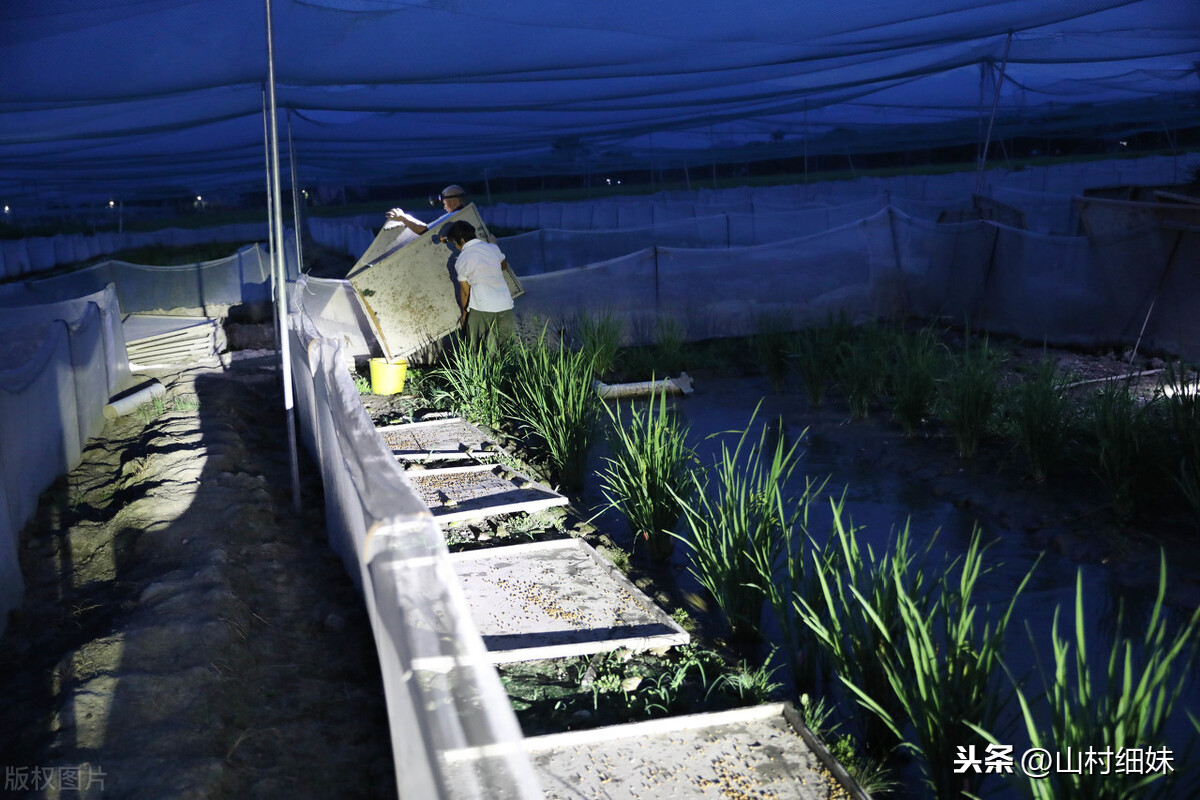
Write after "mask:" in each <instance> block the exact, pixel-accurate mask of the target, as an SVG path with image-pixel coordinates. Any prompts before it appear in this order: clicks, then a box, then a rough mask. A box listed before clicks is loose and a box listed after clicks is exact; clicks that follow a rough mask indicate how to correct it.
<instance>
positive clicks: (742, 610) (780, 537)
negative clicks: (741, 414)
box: [680, 408, 800, 639]
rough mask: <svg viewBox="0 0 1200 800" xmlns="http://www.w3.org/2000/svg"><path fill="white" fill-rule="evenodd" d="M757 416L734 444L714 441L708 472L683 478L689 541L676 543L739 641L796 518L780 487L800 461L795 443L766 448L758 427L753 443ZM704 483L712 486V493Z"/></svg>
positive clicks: (752, 627)
mask: <svg viewBox="0 0 1200 800" xmlns="http://www.w3.org/2000/svg"><path fill="white" fill-rule="evenodd" d="M757 414H758V409H757V408H755V411H754V414H752V415H751V417H750V422H749V424H748V425H747V427H746V428H745V429H744V430H742V431H741V432H740V436H739V438H738V441H737V444H736V446H734V447H733V448H732V449H730V447H729V444H728V442H722V443H721V455H720V459H719V460H718V462H717V463H716V464H715V465H714V466H713V467H712V469H711V473H710V472H709V471H706V472H699V471H693V472H692V473H690V474H689V476H688V477H689V482H688V485H687V486H688V490H689V491H690V493H691V495H692V497H691V499H690V500H688V501H686V502H683V503H682V506H683V512H684V519H685V520H686V522H687V527H688V536H686V537H680V538H682V540H683V542H684V543H685V544H686V546H687V547H688V548H689V549H690V550H691V555H692V566H691V567H690V571H691V573H692V574H693V575H694V576H695V577H696V579H697V580H698V581H699V582H700V584H701V585H702V586H703V587H704V588H705V589H707V590H708V592H709V593H710V594H711V595H712V597H713V600H714V601H715V602H716V603H717V606H718V607H719V608H720V610H721V615H722V617H723V618H724V620H725V622H726V624H728V626H729V628H730V631H731V632H732V635H733V636H734V638H738V639H754V638H756V637H757V636H758V633H759V632H758V626H759V622H760V619H761V616H762V606H763V601H764V600H765V598H766V590H765V588H764V586H763V585H762V583H761V575H763V574H764V572H766V573H768V574H769V572H770V569H771V567H770V565H773V564H775V563H776V561H777V559H778V558H779V555H780V553H781V552H782V550H783V542H784V540H785V537H788V536H791V535H792V534H791V531H792V527H793V525H794V523H795V520H796V514H797V512H796V511H795V510H794V508H792V507H791V506H790V504H789V503H788V502H787V500H786V498H785V496H784V484H785V483H786V482H787V480H788V478H789V477H790V476H791V474H792V473H793V472H794V471H795V469H796V466H797V464H798V463H799V458H800V451H799V449H798V445H799V440H797V441H796V442H793V444H792V445H791V446H790V447H788V446H787V444H786V442H785V440H784V439H783V437H778V438H776V439H775V444H774V446H773V447H772V446H770V445H769V444H768V436H767V430H766V428H765V427H764V428H763V430H762V433H761V435H760V437H759V439H758V441H757V442H754V441H752V440H751V439H750V438H749V437H750V430H751V428H753V426H754V420H755V417H756V416H757ZM735 432H736V431H735ZM710 474H711V475H715V478H710ZM710 481H711V482H714V483H715V484H716V485H715V487H714V488H713V490H712V491H709V485H708V484H709V483H710ZM680 499H681V500H682V499H683V498H682V497H681V498H680Z"/></svg>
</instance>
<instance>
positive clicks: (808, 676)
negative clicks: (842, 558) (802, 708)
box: [755, 433, 831, 691]
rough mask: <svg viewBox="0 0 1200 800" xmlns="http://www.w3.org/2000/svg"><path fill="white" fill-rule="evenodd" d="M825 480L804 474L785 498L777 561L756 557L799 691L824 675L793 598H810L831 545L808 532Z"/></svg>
mask: <svg viewBox="0 0 1200 800" xmlns="http://www.w3.org/2000/svg"><path fill="white" fill-rule="evenodd" d="M804 435H805V434H804V433H802V434H801V437H802V438H803V436H804ZM828 482H829V478H828V477H826V478H824V479H821V480H815V479H813V478H811V477H808V476H805V479H804V491H803V492H801V493H800V495H799V496H793V497H791V498H789V499H788V502H789V503H790V504H791V506H792V509H793V510H794V513H793V514H791V526H792V529H791V533H790V535H789V533H788V532H787V531H781V533H782V535H783V537H784V539H783V543H782V547H781V557H780V563H776V564H771V563H766V562H764V561H762V560H756V561H755V566H756V567H757V568H758V581H759V585H760V586H762V587H763V590H764V592H765V594H766V599H767V604H768V606H769V607H770V609H771V611H772V612H773V613H774V615H775V620H776V622H777V623H778V625H779V631H780V638H781V639H782V643H783V653H784V657H785V661H786V663H787V665H788V667H789V668H790V670H791V673H792V683H793V684H794V685H795V686H796V687H798V688H799V689H800V691H815V690H816V688H817V681H818V680H819V679H820V678H821V677H822V676H827V675H828V666H827V663H826V659H825V658H824V653H823V651H822V650H821V648H820V646H819V645H818V643H817V640H816V637H815V636H814V635H813V633H812V631H811V630H810V629H809V627H808V625H806V624H805V622H804V619H803V617H802V616H801V615H800V613H798V610H797V607H796V603H797V600H796V599H797V598H805V599H808V598H812V597H814V596H815V595H816V593H817V592H818V591H819V588H818V579H817V576H818V574H819V573H820V571H821V570H822V569H824V568H825V567H824V565H825V562H826V561H827V560H828V559H829V558H830V550H831V549H830V548H829V547H828V546H826V547H824V548H822V547H818V546H817V545H816V542H815V541H814V539H813V537H812V535H811V534H810V532H809V509H810V507H811V506H812V504H813V503H814V502H815V501H816V500H817V499H818V498H819V497H821V496H822V494H823V493H824V490H825V486H826V484H827V483H828ZM827 541H828V540H827Z"/></svg>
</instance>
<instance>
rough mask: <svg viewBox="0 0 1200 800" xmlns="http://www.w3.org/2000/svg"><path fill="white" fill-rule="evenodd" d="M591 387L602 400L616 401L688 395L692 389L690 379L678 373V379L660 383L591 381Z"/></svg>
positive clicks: (682, 373) (684, 374) (686, 375)
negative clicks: (663, 395) (654, 395)
mask: <svg viewBox="0 0 1200 800" xmlns="http://www.w3.org/2000/svg"><path fill="white" fill-rule="evenodd" d="M592 387H593V388H594V389H595V390H596V394H598V395H600V399H602V400H617V399H619V398H622V397H647V396H649V395H650V394H656V395H657V394H662V393H664V392H665V393H666V394H682V395H689V394H691V393H692V392H693V391H694V390H693V389H692V379H691V378H690V377H688V374H687V373H686V372H681V373H679V377H678V378H664V379H662V380H660V381H639V382H637V383H602V382H600V381H592Z"/></svg>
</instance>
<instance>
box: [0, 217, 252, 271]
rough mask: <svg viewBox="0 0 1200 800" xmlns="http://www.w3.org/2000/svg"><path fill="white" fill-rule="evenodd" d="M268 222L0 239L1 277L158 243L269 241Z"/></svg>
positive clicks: (187, 244) (182, 245)
mask: <svg viewBox="0 0 1200 800" xmlns="http://www.w3.org/2000/svg"><path fill="white" fill-rule="evenodd" d="M267 239H268V236H267V223H266V222H265V221H263V222H242V223H238V224H235V225H222V226H220V227H217V228H194V229H192V228H189V229H181V228H165V229H163V230H160V231H139V232H135V233H97V234H94V235H91V236H88V235H85V234H81V233H72V234H63V235H59V236H48V237H43V236H37V237H31V238H28V239H0V280H3V279H5V278H17V277H20V276H22V275H32V274H33V273H37V272H44V271H46V270H48V269H53V268H54V267H57V266H59V265H62V264H71V263H74V262H76V261H90V260H91V259H93V258H98V257H99V256H106V255H109V254H110V253H116V252H118V251H121V250H131V249H134V248H137V247H148V246H152V245H159V246H162V247H187V246H189V245H194V244H205V243H208V242H253V241H266V240H267Z"/></svg>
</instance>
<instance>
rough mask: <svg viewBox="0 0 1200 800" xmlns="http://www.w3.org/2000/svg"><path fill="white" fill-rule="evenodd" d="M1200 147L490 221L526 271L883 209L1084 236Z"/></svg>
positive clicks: (344, 223)
mask: <svg viewBox="0 0 1200 800" xmlns="http://www.w3.org/2000/svg"><path fill="white" fill-rule="evenodd" d="M1198 166H1200V154H1195V153H1193V154H1187V155H1183V156H1180V157H1178V158H1171V157H1166V156H1155V157H1149V158H1140V159H1130V160H1114V161H1100V162H1086V163H1082V164H1064V165H1056V166H1053V167H1029V168H1026V169H1021V170H999V169H995V170H989V171H988V172H986V173H985V175H984V177H985V181H984V187H983V188H982V190H981V193H979V194H976V193H975V183H976V175H975V173H951V174H946V175H902V176H896V177H892V178H862V179H858V180H854V181H830V182H824V183H813V184H807V185H792V186H773V187H740V188H733V189H722V190H697V191H691V192H661V193H659V194H656V195H653V196H650V197H613V198H604V199H598V200H589V201H581V202H573V203H528V204H522V205H506V204H497V205H493V206H489V207H485V208H483V209H482V214H483V217H484V219H485V220H486V221H487V222H488V224H489V225H490V226H493V227H494V226H502V227H515V228H530V229H533V230H531V231H530V232H528V233H523V234H519V235H515V236H509V237H505V238H503V239H501V242H500V244H501V248H502V249H503V250H504V252H505V255H507V256H508V259H509V263H511V264H512V265H513V266H514V269H516V271H517V273H518V274H520V275H522V276H525V275H538V274H541V273H544V272H554V271H557V270H560V269H569V268H574V267H582V266H587V265H590V264H595V263H598V262H601V261H607V260H610V259H613V258H619V257H621V256H626V255H629V254H632V253H635V252H637V251H638V250H641V249H643V248H647V247H653V246H658V247H684V248H723V247H749V246H752V245H760V244H770V243H774V242H782V241H786V240H790V239H796V238H801V237H806V236H812V235H815V234H818V233H822V232H824V231H828V230H831V229H833V228H837V227H840V226H843V225H847V224H850V223H852V222H855V221H858V220H862V219H866V218H868V217H870V216H872V215H873V214H875V213H876V212H878V211H880V210H882V209H884V208H893V209H896V210H898V211H900V212H903V213H904V214H905V215H907V216H909V217H914V218H918V219H925V220H929V221H934V222H936V221H954V220H960V219H971V218H984V219H993V220H995V221H998V222H1002V223H1004V224H1007V225H1010V226H1013V227H1019V228H1024V229H1027V230H1030V231H1033V232H1036V233H1045V234H1053V235H1078V234H1079V233H1080V231H1079V225H1078V209H1077V207H1076V203H1075V198H1077V197H1078V196H1079V195H1081V194H1082V193H1083V192H1084V191H1086V190H1089V189H1096V188H1103V187H1114V186H1123V185H1131V184H1141V185H1165V184H1172V183H1176V182H1181V181H1187V180H1189V179H1190V177H1191V174H1192V171H1193V170H1195V169H1196V168H1197V167H1198ZM379 220H380V218H379V217H377V216H358V217H354V218H348V219H344V220H334V219H323V220H320V222H317V221H316V220H311V221H310V225H311V226H312V227H311V230H312V234H313V237H314V239H316V240H317V241H319V242H321V243H322V244H325V245H328V246H330V247H334V248H337V249H339V250H341V251H343V252H345V253H347V254H348V255H351V256H354V257H357V256H359V255H361V254H362V253H363V252H365V250H366V248H367V247H368V246H369V245H370V242H371V241H372V239H373V234H372V228H373V227H374V226H377V225H378V223H379Z"/></svg>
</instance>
